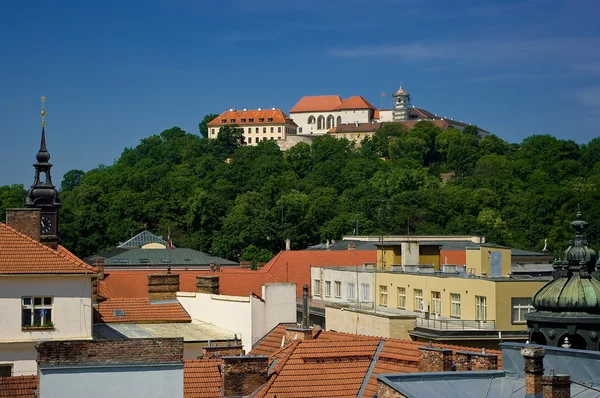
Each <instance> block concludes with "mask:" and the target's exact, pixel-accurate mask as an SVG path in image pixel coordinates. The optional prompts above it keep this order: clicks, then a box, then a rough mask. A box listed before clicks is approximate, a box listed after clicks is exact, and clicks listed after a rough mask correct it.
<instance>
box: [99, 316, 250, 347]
mask: <svg viewBox="0 0 600 398" xmlns="http://www.w3.org/2000/svg"><path fill="white" fill-rule="evenodd" d="M235 335H236V333H235V332H232V331H231V330H227V329H223V328H221V327H218V326H215V325H213V324H211V323H207V322H201V321H193V322H192V323H95V324H94V338H97V339H139V338H157V337H183V341H184V342H188V343H190V342H200V341H208V340H211V341H215V340H232V341H233V340H234V339H235ZM237 338H238V339H240V340H241V335H238V336H237Z"/></svg>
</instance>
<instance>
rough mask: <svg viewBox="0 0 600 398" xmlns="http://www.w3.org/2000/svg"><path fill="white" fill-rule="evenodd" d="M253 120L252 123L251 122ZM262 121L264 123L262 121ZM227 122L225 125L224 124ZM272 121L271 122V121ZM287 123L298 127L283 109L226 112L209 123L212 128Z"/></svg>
mask: <svg viewBox="0 0 600 398" xmlns="http://www.w3.org/2000/svg"><path fill="white" fill-rule="evenodd" d="M250 119H252V121H250ZM261 119H262V122H261V121H260V120H261ZM223 120H225V123H223ZM269 120H270V121H269ZM282 123H287V124H291V125H294V126H295V125H296V123H294V121H293V120H292V119H290V118H289V116H287V115H286V114H285V113H283V111H282V110H281V109H265V110H260V111H259V110H249V111H238V110H234V111H225V112H223V113H221V114H220V115H219V116H218V117H216V118H214V119H213V120H211V121H210V123H208V125H209V126H211V127H219V126H224V125H228V124H237V125H238V126H252V125H262V124H282Z"/></svg>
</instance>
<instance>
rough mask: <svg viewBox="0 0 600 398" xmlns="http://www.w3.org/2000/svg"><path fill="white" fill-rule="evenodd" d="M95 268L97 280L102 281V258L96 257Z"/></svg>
mask: <svg viewBox="0 0 600 398" xmlns="http://www.w3.org/2000/svg"><path fill="white" fill-rule="evenodd" d="M95 267H96V268H98V280H99V281H103V280H104V257H98V258H97V259H96V265H95Z"/></svg>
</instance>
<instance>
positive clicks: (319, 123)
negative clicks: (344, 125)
mask: <svg viewBox="0 0 600 398" xmlns="http://www.w3.org/2000/svg"><path fill="white" fill-rule="evenodd" d="M324 128H325V117H324V116H323V115H321V116H319V118H318V119H317V130H323V129H324Z"/></svg>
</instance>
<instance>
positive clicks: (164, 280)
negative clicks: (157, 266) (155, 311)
mask: <svg viewBox="0 0 600 398" xmlns="http://www.w3.org/2000/svg"><path fill="white" fill-rule="evenodd" d="M178 291H179V275H177V274H152V275H148V298H149V299H150V301H160V300H175V299H176V298H177V292H178Z"/></svg>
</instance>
